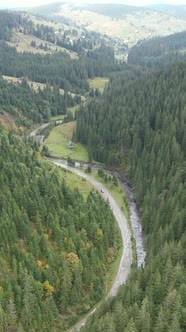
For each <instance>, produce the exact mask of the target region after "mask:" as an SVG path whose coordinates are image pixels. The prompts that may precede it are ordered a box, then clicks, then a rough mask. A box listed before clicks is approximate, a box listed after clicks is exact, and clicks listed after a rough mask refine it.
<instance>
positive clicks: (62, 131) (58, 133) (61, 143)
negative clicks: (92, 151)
mask: <svg viewBox="0 0 186 332" xmlns="http://www.w3.org/2000/svg"><path fill="white" fill-rule="evenodd" d="M75 126H76V122H75V121H72V122H68V123H64V124H62V125H60V126H57V127H54V128H53V129H52V131H51V133H50V135H49V137H48V138H47V139H46V140H45V145H46V146H47V147H48V149H49V152H50V154H51V155H52V156H56V157H63V158H68V157H70V158H71V159H75V160H84V161H88V153H87V150H86V148H85V147H84V146H83V145H82V144H80V143H73V148H69V147H68V143H69V141H71V140H72V134H73V130H74V129H75Z"/></svg>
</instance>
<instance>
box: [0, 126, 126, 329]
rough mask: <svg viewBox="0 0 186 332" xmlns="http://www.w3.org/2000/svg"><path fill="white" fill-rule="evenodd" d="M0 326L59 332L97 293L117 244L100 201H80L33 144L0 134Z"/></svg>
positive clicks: (91, 198) (99, 294)
mask: <svg viewBox="0 0 186 332" xmlns="http://www.w3.org/2000/svg"><path fill="white" fill-rule="evenodd" d="M0 148H1V156H0V164H1V175H0V184H1V193H0V228H1V232H0V251H1V255H0V256H1V258H0V261H1V268H2V270H1V275H0V330H1V331H10V330H11V331H12V330H16V331H25V332H26V331H37V330H39V331H51V329H52V331H59V330H60V331H64V330H65V329H66V328H67V326H68V325H69V324H72V323H73V322H74V321H75V320H76V319H77V315H78V314H80V313H83V312H86V311H87V310H89V309H90V307H91V306H92V305H93V304H94V303H95V302H97V301H99V300H100V299H101V297H102V296H103V294H104V292H105V276H106V272H107V269H108V266H109V264H110V260H112V259H114V256H115V255H116V254H117V250H118V248H119V245H120V244H119V243H120V241H119V242H118V240H119V233H118V229H117V226H116V223H115V222H114V218H113V215H112V212H111V209H110V208H109V206H108V204H107V203H106V202H104V201H103V199H101V197H100V195H99V194H98V193H97V192H96V191H91V192H90V193H89V194H88V196H87V199H86V200H85V199H84V198H83V197H82V195H81V193H80V192H79V191H78V189H75V190H71V189H70V188H69V187H68V186H67V185H66V182H65V173H64V174H63V176H62V174H61V172H58V170H57V168H54V166H51V165H49V164H48V163H46V162H43V161H41V160H40V156H39V153H38V148H37V145H35V144H33V143H31V142H29V141H28V140H27V142H25V143H24V142H23V141H22V140H21V139H20V138H18V137H16V136H15V135H14V134H13V133H11V132H9V134H8V135H7V134H4V132H3V131H2V130H1V133H0Z"/></svg>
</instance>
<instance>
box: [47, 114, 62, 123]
mask: <svg viewBox="0 0 186 332" xmlns="http://www.w3.org/2000/svg"><path fill="white" fill-rule="evenodd" d="M64 117H65V115H64V114H61V115H55V116H51V118H50V121H51V122H54V121H57V120H63V119H64Z"/></svg>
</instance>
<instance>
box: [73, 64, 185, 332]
mask: <svg viewBox="0 0 186 332" xmlns="http://www.w3.org/2000/svg"><path fill="white" fill-rule="evenodd" d="M185 86H186V62H183V63H179V64H175V65H172V66H171V67H170V68H169V69H164V70H161V71H159V72H157V73H153V74H147V75H146V76H144V77H143V78H139V79H136V80H135V81H130V82H129V83H126V81H125V78H124V77H123V75H121V76H120V77H116V78H115V80H114V81H113V82H112V84H111V85H110V86H109V87H108V90H107V92H105V94H104V95H103V97H102V98H100V99H98V100H97V101H94V102H92V103H91V104H90V105H89V106H88V107H87V108H86V109H84V110H83V109H82V110H81V111H80V112H79V114H78V126H77V132H76V135H77V138H78V139H79V140H80V141H82V142H87V144H88V149H89V152H90V154H91V155H92V157H93V158H95V159H97V160H99V161H102V162H106V163H107V164H108V165H117V166H120V167H124V168H125V171H126V174H127V175H128V177H129V179H130V181H131V183H132V185H133V187H134V189H135V193H136V201H137V204H138V206H139V208H140V212H141V218H142V224H143V229H144V236H145V242H146V248H147V258H146V267H145V269H144V270H143V269H139V270H136V269H134V270H133V272H132V273H131V276H130V277H129V280H128V282H127V284H126V286H123V287H122V288H121V289H120V291H119V294H118V296H117V297H116V298H115V299H113V300H111V301H110V302H106V303H105V305H104V306H103V307H101V308H100V310H98V312H97V313H96V314H95V316H93V317H91V318H90V319H89V321H88V323H87V325H86V326H85V328H84V329H83V331H89V332H91V331H92V332H93V331H102V332H103V331H105V332H106V331H107V332H108V331H116V332H120V331H121V332H122V331H125V332H128V331H154V332H159V331H180V332H183V331H185V329H186V302H185V298H186V297H185V295H186V283H185V275H186V261H185V257H186V251H185V249H186V246H185V244H186V231H185V230H186V224H185V222H186V208H185V201H186V109H185V105H186V96H185ZM82 129H83V130H82Z"/></svg>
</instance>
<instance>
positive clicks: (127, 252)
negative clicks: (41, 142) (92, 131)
mask: <svg viewBox="0 0 186 332" xmlns="http://www.w3.org/2000/svg"><path fill="white" fill-rule="evenodd" d="M49 160H50V161H52V162H53V163H54V164H55V165H57V166H60V167H63V168H66V169H69V170H70V171H72V172H74V173H76V174H77V175H79V176H81V177H82V178H85V179H86V180H87V181H89V182H90V183H91V184H92V185H93V186H94V187H95V188H96V189H98V190H99V191H100V193H101V195H102V196H103V198H104V199H105V200H107V199H109V203H110V207H111V209H112V211H113V214H114V216H115V218H116V220H117V222H118V225H119V228H120V230H121V236H122V241H123V252H122V256H121V261H120V265H119V269H118V272H117V276H116V278H115V281H114V283H113V286H112V288H111V290H110V291H109V293H108V295H107V296H106V298H107V297H110V296H115V295H116V294H117V291H118V288H119V287H120V286H121V285H122V284H124V283H125V282H126V280H127V277H128V274H129V272H130V267H131V263H132V247H131V232H130V228H129V225H128V222H127V220H126V218H125V216H124V214H123V213H122V211H121V209H120V208H119V207H118V205H117V204H116V202H115V200H114V199H113V197H112V196H111V195H110V193H109V192H108V191H107V189H106V188H105V187H104V186H103V185H102V184H101V183H100V182H98V181H96V180H95V179H93V178H92V177H91V176H90V175H88V174H86V173H83V172H81V171H80V170H78V169H76V168H73V167H70V166H67V164H65V163H64V161H62V160H60V159H52V158H50V159H49ZM95 310H96V309H94V310H92V311H91V312H90V313H89V314H88V315H87V316H86V317H85V318H84V319H83V320H81V321H80V322H79V323H77V324H76V325H75V326H74V327H73V328H72V329H71V330H70V332H75V331H79V330H80V328H81V327H82V326H83V325H85V322H86V319H87V318H88V316H89V315H91V314H93V313H94V311H95Z"/></svg>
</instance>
